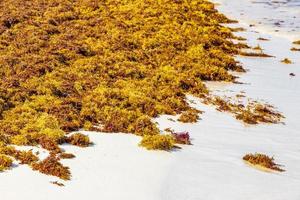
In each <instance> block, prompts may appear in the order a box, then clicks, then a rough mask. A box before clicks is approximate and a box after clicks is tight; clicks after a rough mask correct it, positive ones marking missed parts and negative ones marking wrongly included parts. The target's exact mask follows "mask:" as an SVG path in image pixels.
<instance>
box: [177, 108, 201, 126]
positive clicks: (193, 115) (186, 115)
mask: <svg viewBox="0 0 300 200" xmlns="http://www.w3.org/2000/svg"><path fill="white" fill-rule="evenodd" d="M201 113H202V111H199V110H197V109H194V108H192V109H189V110H187V111H185V112H183V113H182V114H181V115H180V117H179V118H178V121H180V122H183V123H196V122H197V121H198V120H199V119H200V117H199V114H201Z"/></svg>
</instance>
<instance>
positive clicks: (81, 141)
mask: <svg viewBox="0 0 300 200" xmlns="http://www.w3.org/2000/svg"><path fill="white" fill-rule="evenodd" d="M66 142H67V143H69V144H72V145H75V146H79V147H87V146H89V145H90V144H91V142H90V138H89V137H88V136H87V135H83V134H81V133H75V134H73V135H71V136H69V137H67V138H66Z"/></svg>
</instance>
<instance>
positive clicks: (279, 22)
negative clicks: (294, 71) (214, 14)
mask: <svg viewBox="0 0 300 200" xmlns="http://www.w3.org/2000/svg"><path fill="white" fill-rule="evenodd" d="M213 2H216V3H220V4H222V6H221V7H220V11H221V12H223V11H224V13H225V14H226V15H228V16H229V17H233V18H235V19H238V20H239V21H240V22H245V23H248V24H252V25H253V26H255V27H257V30H258V31H260V32H267V33H270V34H274V35H277V36H283V37H286V38H289V39H290V40H297V39H300V0H273V1H272V0H239V1H237V0H213Z"/></svg>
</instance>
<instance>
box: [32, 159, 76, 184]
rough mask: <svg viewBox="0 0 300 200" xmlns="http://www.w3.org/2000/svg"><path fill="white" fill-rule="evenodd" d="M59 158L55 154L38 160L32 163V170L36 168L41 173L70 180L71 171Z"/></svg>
mask: <svg viewBox="0 0 300 200" xmlns="http://www.w3.org/2000/svg"><path fill="white" fill-rule="evenodd" d="M59 160H60V159H59V158H57V157H56V156H55V155H50V156H48V157H47V158H46V159H44V160H42V161H40V162H37V163H33V164H32V165H31V166H32V169H33V170H38V171H39V172H41V173H43V174H46V175H52V176H57V177H59V178H61V179H63V180H70V178H71V173H70V170H69V167H65V166H63V165H62V164H61V163H60V162H59Z"/></svg>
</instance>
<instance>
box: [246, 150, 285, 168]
mask: <svg viewBox="0 0 300 200" xmlns="http://www.w3.org/2000/svg"><path fill="white" fill-rule="evenodd" d="M243 160H244V161H246V162H248V163H249V164H251V165H254V166H255V167H256V166H258V167H262V168H263V169H264V168H265V169H270V170H275V171H279V172H283V171H284V170H283V169H281V168H280V166H279V165H278V164H276V163H275V162H274V158H273V157H269V156H267V155H264V154H260V153H255V154H247V155H245V156H244V157H243Z"/></svg>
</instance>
